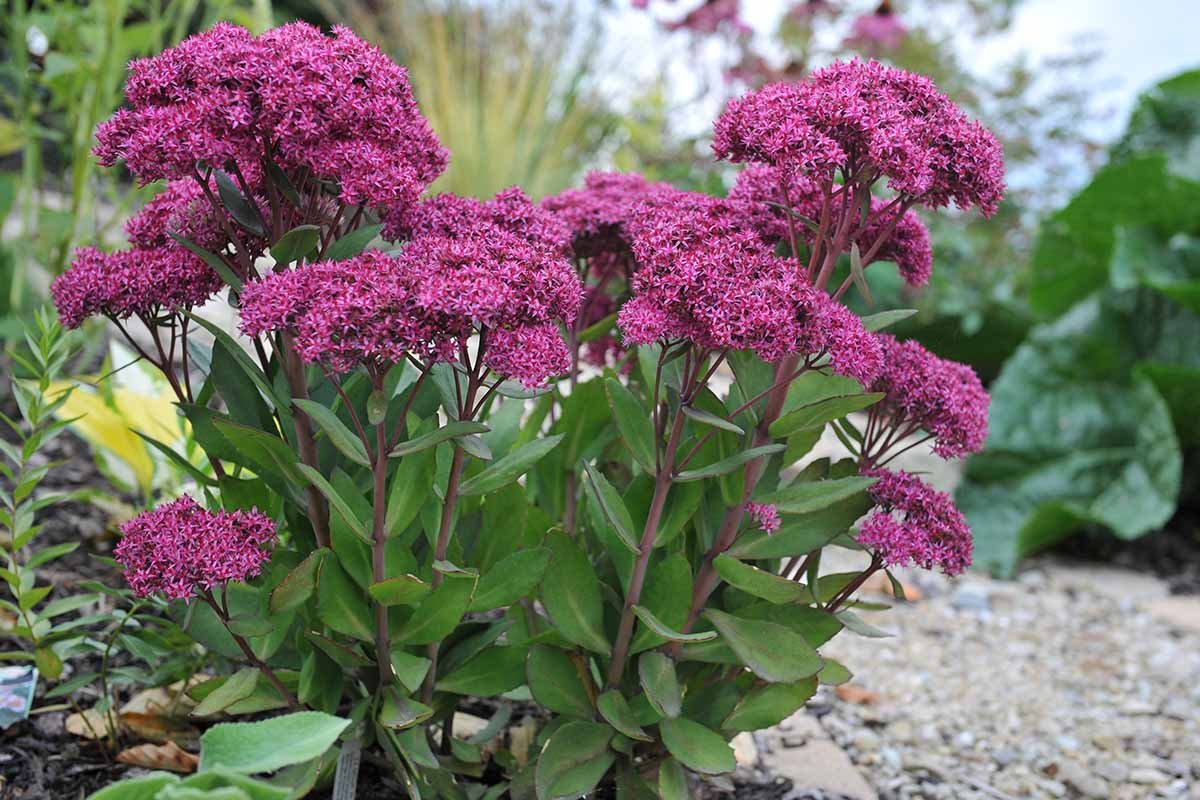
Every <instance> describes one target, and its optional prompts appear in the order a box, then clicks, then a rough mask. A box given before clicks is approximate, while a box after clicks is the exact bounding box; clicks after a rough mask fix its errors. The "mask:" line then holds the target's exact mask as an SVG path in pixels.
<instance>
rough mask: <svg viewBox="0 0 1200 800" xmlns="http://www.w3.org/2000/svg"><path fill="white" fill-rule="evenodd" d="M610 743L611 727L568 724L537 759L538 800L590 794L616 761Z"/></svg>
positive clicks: (589, 723) (581, 723)
mask: <svg viewBox="0 0 1200 800" xmlns="http://www.w3.org/2000/svg"><path fill="white" fill-rule="evenodd" d="M611 739H612V731H611V730H610V729H609V728H608V726H607V725H601V724H599V723H596V722H582V721H575V722H568V723H567V724H566V725H563V726H562V727H561V728H559V729H558V730H557V731H555V732H554V735H553V736H551V737H550V739H549V741H547V742H546V746H545V747H543V748H542V752H541V753H540V754H539V755H538V760H537V771H536V773H535V778H534V784H535V789H536V792H537V798H538V800H554V799H555V798H560V797H581V796H583V795H586V794H589V793H590V792H591V791H592V789H594V788H595V787H596V784H598V783H599V782H600V779H601V778H603V777H604V773H606V772H608V769H609V767H611V766H612V763H613V761H615V760H616V756H617V754H616V753H614V752H613V751H612V749H610V748H609V746H608V743H609V741H610V740H611Z"/></svg>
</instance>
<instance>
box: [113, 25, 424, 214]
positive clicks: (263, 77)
mask: <svg viewBox="0 0 1200 800" xmlns="http://www.w3.org/2000/svg"><path fill="white" fill-rule="evenodd" d="M125 96H126V100H127V101H128V107H127V108H124V109H121V110H120V111H118V112H117V113H116V114H115V115H114V116H113V117H112V118H111V119H110V120H108V121H107V122H105V123H103V124H102V125H101V126H100V128H99V130H98V131H97V139H98V141H99V146H98V147H97V148H96V153H97V155H98V156H99V157H100V161H101V163H102V164H104V165H106V166H111V165H113V164H115V163H116V162H117V161H118V160H120V161H124V162H125V165H126V167H128V169H129V171H130V172H132V173H133V174H134V175H135V176H137V177H138V179H139V180H141V181H142V182H143V183H148V182H150V181H154V180H159V179H163V178H166V179H177V178H190V177H192V176H194V175H195V174H196V170H197V164H198V163H200V164H204V165H207V166H209V167H212V168H215V169H227V168H231V167H236V168H238V170H240V171H241V172H242V173H243V174H245V175H247V176H250V175H255V174H260V173H261V165H262V162H263V158H264V156H267V155H269V157H270V158H271V159H272V160H273V161H274V162H275V163H276V164H277V165H278V166H279V167H281V168H282V169H283V170H284V171H286V172H287V173H288V174H289V175H292V174H308V175H310V176H311V177H312V178H313V179H321V180H330V181H336V182H337V184H338V185H339V187H340V192H341V194H340V196H341V199H342V201H343V202H345V203H348V204H366V205H371V206H384V205H397V204H407V203H411V202H413V201H415V200H416V199H417V197H418V195H419V194H420V193H421V192H422V191H423V190H424V189H425V187H426V186H428V185H429V184H430V183H431V182H432V181H433V180H434V179H435V178H437V176H438V175H440V174H441V173H442V171H443V170H444V169H445V167H446V162H447V154H446V151H445V149H444V148H442V147H441V145H440V144H439V143H438V141H437V138H436V137H435V136H434V134H433V132H432V130H431V129H430V127H429V124H428V123H427V122H426V120H425V118H424V117H423V116H422V115H421V113H420V110H419V109H418V108H417V104H416V101H415V100H414V98H413V94H412V90H411V88H410V87H409V83H408V74H407V71H406V70H405V69H404V68H403V67H400V66H398V65H397V64H395V63H394V62H393V61H392V60H391V59H389V58H388V57H387V56H385V55H384V54H383V53H382V52H380V51H379V50H378V49H377V48H375V47H373V46H372V45H369V44H367V43H366V42H364V41H363V40H362V39H359V38H358V37H357V36H355V35H354V34H353V33H352V32H350V31H349V30H348V29H346V28H343V27H340V26H339V27H335V28H334V29H333V35H332V36H326V35H324V34H323V33H321V31H320V30H318V29H317V28H315V27H313V26H312V25H308V24H306V23H302V22H296V23H292V24H290V25H284V26H283V27H280V28H275V29H273V30H270V31H267V32H266V33H264V34H262V35H261V36H254V35H252V34H251V33H250V32H249V31H247V30H245V29H244V28H240V27H237V26H235V25H229V24H225V23H221V24H218V25H216V26H214V27H213V28H211V29H210V30H208V31H206V32H205V33H202V34H199V35H197V36H193V37H191V38H189V39H187V40H185V41H184V42H182V43H181V44H179V45H178V46H176V47H173V48H171V49H169V50H166V51H164V52H163V53H161V54H159V55H157V56H155V57H153V58H148V59H139V60H137V61H134V62H133V64H132V65H131V66H130V70H129V79H128V82H127V83H126V90H125Z"/></svg>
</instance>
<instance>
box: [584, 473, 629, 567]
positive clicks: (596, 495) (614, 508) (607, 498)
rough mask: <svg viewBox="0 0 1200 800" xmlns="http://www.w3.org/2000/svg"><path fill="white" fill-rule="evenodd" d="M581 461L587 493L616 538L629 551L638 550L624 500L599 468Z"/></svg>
mask: <svg viewBox="0 0 1200 800" xmlns="http://www.w3.org/2000/svg"><path fill="white" fill-rule="evenodd" d="M582 463H583V474H584V478H585V479H586V483H585V488H586V489H587V491H588V495H589V496H590V497H591V498H592V500H593V502H595V503H596V505H597V506H598V507H599V508H600V511H601V512H602V513H603V514H604V518H605V519H606V520H608V524H609V525H610V526H611V527H612V529H613V532H614V533H616V534H617V538H619V539H620V540H621V542H622V543H624V545H625V546H626V547H628V548H629V550H630V552H632V553H637V552H639V549H640V548H639V546H638V540H637V535H636V534H635V533H634V531H633V517H632V516H630V514H629V509H628V508H626V507H625V501H624V500H622V499H621V495H620V493H619V492H617V490H616V488H614V487H613V485H612V484H611V483H609V482H608V479H607V478H605V477H604V475H603V474H601V472H600V471H599V470H597V469H593V468H592V465H591V464H588V463H587V462H582Z"/></svg>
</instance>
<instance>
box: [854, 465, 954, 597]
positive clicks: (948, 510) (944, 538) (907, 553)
mask: <svg viewBox="0 0 1200 800" xmlns="http://www.w3.org/2000/svg"><path fill="white" fill-rule="evenodd" d="M866 474H867V475H870V476H873V477H876V478H878V479H879V480H878V481H877V482H876V483H875V485H874V486H872V487H871V489H870V490H869V492H870V495H871V498H872V499H873V500H874V501H875V505H876V510H875V511H874V512H873V513H872V514H871V515H870V516H869V517H867V519H866V520H865V521H864V522H863V523H862V525H861V526H860V527H859V532H858V542H859V544H861V545H863V546H864V547H866V548H868V549H869V550H870V551H871V552H872V553H874V554H875V556H876V557H878V558H879V559H880V560H881V561H882V563H883V565H884V566H887V567H893V566H906V565H914V566H918V567H921V568H923V569H934V568H935V567H940V568H941V569H942V571H943V572H945V573H946V574H947V575H958V574H961V573H962V572H963V571H965V570H966V568H967V567H969V566H971V546H972V543H971V530H970V528H969V527H968V526H967V521H966V519H965V518H964V517H963V515H962V513H961V512H960V511H959V510H958V509H957V508H955V507H954V501H953V500H951V499H950V495H948V494H946V493H945V492H939V491H937V490H936V489H934V488H932V487H931V486H929V485H928V484H926V483H925V482H924V481H923V480H921V479H920V478H919V477H917V476H916V475H913V474H911V473H908V472H893V471H890V470H885V469H877V470H868V471H867V472H866Z"/></svg>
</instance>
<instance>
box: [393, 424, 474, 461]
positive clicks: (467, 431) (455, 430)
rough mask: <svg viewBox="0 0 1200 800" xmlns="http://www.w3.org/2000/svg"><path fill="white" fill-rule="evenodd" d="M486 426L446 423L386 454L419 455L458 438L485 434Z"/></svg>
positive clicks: (395, 455)
mask: <svg viewBox="0 0 1200 800" xmlns="http://www.w3.org/2000/svg"><path fill="white" fill-rule="evenodd" d="M487 431H488V426H487V425H484V424H483V423H482V422H457V421H455V422H447V423H446V424H445V425H443V426H442V427H440V428H438V429H437V430H435V431H430V432H429V433H426V434H422V435H421V436H417V437H416V438H414V439H409V440H408V441H405V442H401V443H400V444H398V445H396V446H395V447H393V448H392V452H390V453H388V455H389V456H391V457H392V458H397V457H399V456H406V455H410V454H412V453H419V452H421V451H422V450H426V449H428V448H430V447H434V446H436V445H439V444H441V443H442V442H445V441H449V440H450V439H454V438H457V437H459V436H470V435H471V434H473V433H487Z"/></svg>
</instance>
